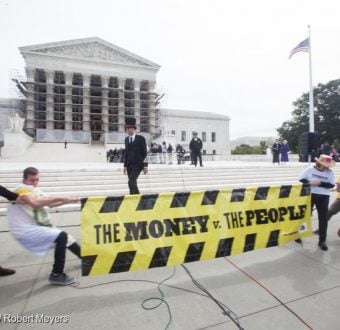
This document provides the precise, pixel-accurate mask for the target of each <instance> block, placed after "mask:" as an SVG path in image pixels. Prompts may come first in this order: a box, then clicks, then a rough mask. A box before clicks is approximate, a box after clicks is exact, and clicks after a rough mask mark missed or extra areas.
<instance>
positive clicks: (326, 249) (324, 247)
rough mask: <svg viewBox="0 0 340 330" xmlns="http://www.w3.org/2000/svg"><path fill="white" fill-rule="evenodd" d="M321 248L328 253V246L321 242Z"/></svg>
mask: <svg viewBox="0 0 340 330" xmlns="http://www.w3.org/2000/svg"><path fill="white" fill-rule="evenodd" d="M319 248H320V249H321V250H322V251H328V246H327V244H326V243H325V242H319Z"/></svg>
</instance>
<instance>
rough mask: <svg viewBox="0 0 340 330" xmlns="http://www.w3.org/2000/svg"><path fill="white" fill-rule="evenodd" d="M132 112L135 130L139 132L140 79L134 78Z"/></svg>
mask: <svg viewBox="0 0 340 330" xmlns="http://www.w3.org/2000/svg"><path fill="white" fill-rule="evenodd" d="M134 105H135V106H134V112H135V118H136V126H137V131H139V132H140V128H141V126H140V80H136V79H134Z"/></svg>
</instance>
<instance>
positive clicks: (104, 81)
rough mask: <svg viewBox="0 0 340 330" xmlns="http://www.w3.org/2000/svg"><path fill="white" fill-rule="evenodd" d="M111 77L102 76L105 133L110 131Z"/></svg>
mask: <svg viewBox="0 0 340 330" xmlns="http://www.w3.org/2000/svg"><path fill="white" fill-rule="evenodd" d="M108 88H109V77H106V76H103V77H102V122H103V130H104V132H105V133H107V132H108V131H109V90H108Z"/></svg>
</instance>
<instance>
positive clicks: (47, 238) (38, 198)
mask: <svg viewBox="0 0 340 330" xmlns="http://www.w3.org/2000/svg"><path fill="white" fill-rule="evenodd" d="M39 179H40V177H39V171H38V169H36V168H34V167H28V168H26V169H25V170H24V172H23V184H21V185H20V186H19V187H17V189H16V190H15V193H16V194H18V195H19V196H20V198H21V200H22V202H23V203H25V205H22V204H13V205H9V207H8V209H7V219H8V224H9V229H10V232H11V234H12V235H13V236H14V238H16V240H17V241H18V242H19V243H20V244H21V245H22V246H24V247H25V248H26V249H27V250H29V251H30V252H32V253H34V254H36V255H38V256H44V255H45V254H46V253H47V252H48V251H49V250H50V249H51V248H53V247H55V254H54V265H53V269H52V272H51V275H50V277H49V282H50V283H51V284H56V285H69V284H72V283H74V282H75V279H74V278H72V277H70V276H68V275H67V274H65V273H64V265H65V255H66V247H67V248H68V249H69V250H70V251H71V252H73V253H74V254H75V255H77V256H78V257H79V258H80V246H79V245H78V243H77V242H76V241H75V240H74V238H72V237H71V236H70V235H67V234H66V233H65V232H64V231H62V230H60V229H58V228H56V227H53V226H52V224H51V222H50V216H49V212H48V207H56V206H61V205H64V204H68V203H76V202H79V198H78V197H46V196H45V195H44V194H43V193H42V191H41V190H40V189H39V188H38V187H37V186H38V184H39Z"/></svg>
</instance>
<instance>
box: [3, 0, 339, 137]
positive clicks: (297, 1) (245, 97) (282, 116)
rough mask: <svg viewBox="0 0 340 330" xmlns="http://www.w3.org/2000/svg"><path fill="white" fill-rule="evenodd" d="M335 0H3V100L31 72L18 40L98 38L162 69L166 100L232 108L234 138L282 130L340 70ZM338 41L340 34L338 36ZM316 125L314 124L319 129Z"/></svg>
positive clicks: (170, 104)
mask: <svg viewBox="0 0 340 330" xmlns="http://www.w3.org/2000/svg"><path fill="white" fill-rule="evenodd" d="M339 13H340V1H338V0H323V1H322V2H320V1H315V0H308V1H307V0H306V1H305V0H276V1H272V0H257V1H254V0H239V1H231V0H229V1H228V0H129V1H123V0H119V1H118V0H96V1H88V0H82V1H80V0H0V37H1V38H0V40H1V43H2V47H1V48H2V50H1V52H0V63H1V65H0V98H1V97H13V96H15V92H14V90H15V89H14V88H13V85H11V83H10V76H11V72H13V70H18V71H19V72H24V66H25V63H24V60H23V58H22V56H21V54H20V52H19V50H18V47H21V46H28V45H34V44H40V43H48V42H56V41H63V40H71V39H79V38H87V37H99V38H102V39H104V40H106V41H108V42H110V43H113V44H115V45H117V46H119V47H122V48H124V49H126V50H128V51H130V52H133V53H135V54H138V55H140V56H142V57H144V58H147V59H149V60H151V61H153V62H156V63H157V64H159V65H161V68H160V70H159V72H158V74H157V85H156V92H158V93H159V94H162V93H165V96H164V97H163V98H162V100H161V107H163V108H167V109H183V110H195V111H206V112H213V113H218V114H223V115H226V116H228V117H229V118H230V119H231V120H230V138H231V139H235V138H238V137H242V136H277V131H276V129H277V128H278V127H280V126H281V125H282V123H283V122H284V121H286V120H290V119H291V112H292V111H293V110H294V108H293V105H292V103H293V102H294V101H295V100H296V99H297V98H299V97H300V96H301V95H302V93H305V92H308V90H309V58H308V53H302V52H300V53H296V54H295V55H294V56H293V57H292V58H291V59H290V60H289V59H288V56H289V53H290V51H291V50H292V49H293V48H294V47H295V46H296V45H297V44H298V43H300V42H301V41H303V40H304V39H305V38H307V37H308V33H309V31H308V25H310V26H311V49H312V52H311V54H312V76H313V85H317V84H319V83H327V82H328V81H330V80H334V79H339V76H340V42H339V40H340V37H339V35H340V19H339ZM336 40H338V41H336ZM316 129H317V128H316Z"/></svg>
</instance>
